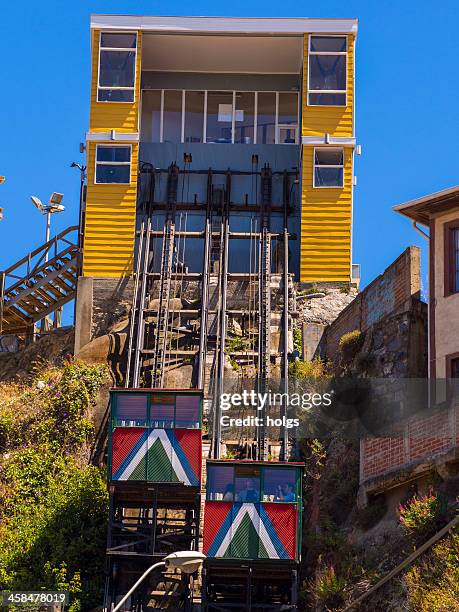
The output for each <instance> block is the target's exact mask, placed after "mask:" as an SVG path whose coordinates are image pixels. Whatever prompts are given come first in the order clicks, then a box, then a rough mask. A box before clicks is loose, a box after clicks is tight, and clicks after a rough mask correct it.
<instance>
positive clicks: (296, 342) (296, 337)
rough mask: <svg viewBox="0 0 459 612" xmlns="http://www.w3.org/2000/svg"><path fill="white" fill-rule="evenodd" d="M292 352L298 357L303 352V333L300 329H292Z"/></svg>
mask: <svg viewBox="0 0 459 612" xmlns="http://www.w3.org/2000/svg"><path fill="white" fill-rule="evenodd" d="M293 350H295V351H298V352H299V353H300V355H301V353H302V351H303V332H302V331H301V327H294V328H293Z"/></svg>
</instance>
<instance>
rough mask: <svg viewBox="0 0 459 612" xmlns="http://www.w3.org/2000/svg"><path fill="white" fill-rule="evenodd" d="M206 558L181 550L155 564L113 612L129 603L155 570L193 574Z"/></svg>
mask: <svg viewBox="0 0 459 612" xmlns="http://www.w3.org/2000/svg"><path fill="white" fill-rule="evenodd" d="M205 558H206V556H205V555H204V554H203V553H200V552H197V551H194V550H181V551H179V552H175V553H172V554H170V555H167V557H164V559H163V560H162V561H159V562H158V563H155V564H154V565H152V566H150V567H149V568H148V569H147V570H145V572H144V573H143V574H142V575H141V576H140V578H139V579H138V580H137V582H136V583H135V584H134V585H133V586H132V587H131V588H130V589H129V591H128V592H127V593H126V595H125V596H124V597H123V598H122V599H121V601H119V602H118V603H117V604H116V606H115V607H114V608H113V610H112V612H118V610H120V609H121V606H122V605H123V604H124V603H125V602H126V601H127V599H128V598H129V597H130V596H131V595H132V593H134V591H135V590H136V589H137V587H138V586H139V585H140V584H141V583H142V582H143V581H144V580H145V578H146V577H147V576H148V574H150V573H151V572H152V571H153V570H155V569H158V568H159V567H165V568H166V569H180V570H181V571H182V572H183V573H185V574H192V573H193V572H195V571H196V570H198V569H199V568H200V566H201V565H202V563H203V561H204V559H205Z"/></svg>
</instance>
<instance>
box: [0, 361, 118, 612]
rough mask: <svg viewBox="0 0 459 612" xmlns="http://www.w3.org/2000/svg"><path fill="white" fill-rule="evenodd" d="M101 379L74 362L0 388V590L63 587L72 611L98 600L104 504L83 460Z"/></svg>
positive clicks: (98, 369)
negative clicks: (92, 409)
mask: <svg viewBox="0 0 459 612" xmlns="http://www.w3.org/2000/svg"><path fill="white" fill-rule="evenodd" d="M106 376H107V370H106V368H105V367H103V366H89V365H86V364H82V363H78V362H75V363H68V364H66V365H65V366H64V367H63V368H60V369H59V368H48V369H42V371H41V372H40V373H39V374H38V375H37V378H36V379H35V380H33V381H32V383H31V384H30V386H20V385H11V384H6V383H5V384H3V385H1V389H0V436H1V444H2V447H1V448H0V450H2V451H3V454H1V455H0V519H1V520H0V590H2V589H13V590H32V589H33V590H36V589H37V588H44V589H48V590H57V589H63V590H68V591H69V592H70V594H71V601H72V603H71V606H70V609H69V612H79V611H81V612H84V611H85V610H90V609H92V608H93V607H94V605H95V603H98V602H101V601H102V593H103V584H102V581H103V568H104V563H105V543H106V522H107V514H108V499H107V491H106V486H105V474H103V473H102V472H101V471H100V470H99V469H98V468H95V467H93V466H88V465H87V458H88V449H89V447H90V444H91V442H92V439H93V431H94V427H93V424H92V421H91V419H90V417H91V411H90V409H91V405H92V404H94V402H95V401H96V398H97V394H98V391H99V389H100V387H101V385H102V384H103V382H104V381H105V379H106Z"/></svg>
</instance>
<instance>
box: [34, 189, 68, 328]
mask: <svg viewBox="0 0 459 612" xmlns="http://www.w3.org/2000/svg"><path fill="white" fill-rule="evenodd" d="M63 198H64V194H63V193H58V192H57V191H53V193H52V194H51V197H50V198H49V201H48V204H47V205H45V204H43V202H42V201H41V200H40V198H37V196H30V199H31V200H32V204H33V205H34V206H35V207H36V208H37V209H38V210H39V211H40V212H41V214H42V215H46V235H45V243H48V242H49V239H50V236H51V215H52V214H54V213H58V212H64V210H65V207H64V205H63V204H62V203H61V202H62V200H63ZM48 260H49V248H47V249H46V251H45V263H47V262H48ZM61 319H62V308H59V309H58V310H56V311H55V313H54V327H59V326H60V324H61ZM47 329H48V317H45V318H44V319H43V320H42V322H41V330H42V331H46V330H47Z"/></svg>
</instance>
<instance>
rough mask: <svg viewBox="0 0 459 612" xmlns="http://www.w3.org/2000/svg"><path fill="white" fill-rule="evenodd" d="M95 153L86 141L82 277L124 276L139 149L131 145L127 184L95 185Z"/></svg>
mask: <svg viewBox="0 0 459 612" xmlns="http://www.w3.org/2000/svg"><path fill="white" fill-rule="evenodd" d="M95 151H96V143H95V142H89V143H88V147H87V160H88V190H87V198H86V218H85V231H84V253H83V275H84V276H102V277H103V276H110V277H121V276H128V275H130V274H132V268H133V256H134V232H135V216H136V197H137V166H138V156H139V146H138V144H137V143H132V161H131V184H130V185H95V184H94V170H95V168H94V161H95Z"/></svg>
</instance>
